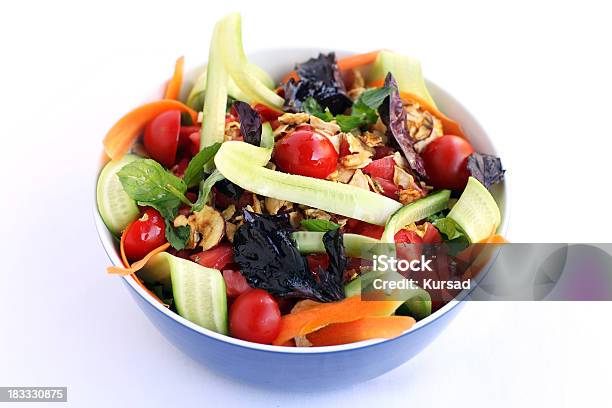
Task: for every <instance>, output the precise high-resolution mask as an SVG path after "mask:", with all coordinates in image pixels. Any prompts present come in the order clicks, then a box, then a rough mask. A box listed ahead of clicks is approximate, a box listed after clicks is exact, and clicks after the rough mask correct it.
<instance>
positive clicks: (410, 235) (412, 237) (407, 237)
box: [394, 229, 423, 244]
mask: <svg viewBox="0 0 612 408" xmlns="http://www.w3.org/2000/svg"><path fill="white" fill-rule="evenodd" d="M394 238H395V243H396V244H420V243H422V242H423V239H422V238H421V237H419V235H418V234H417V233H416V232H414V231H408V230H406V229H401V230H399V231H398V232H397V233H396V234H395V237H394Z"/></svg>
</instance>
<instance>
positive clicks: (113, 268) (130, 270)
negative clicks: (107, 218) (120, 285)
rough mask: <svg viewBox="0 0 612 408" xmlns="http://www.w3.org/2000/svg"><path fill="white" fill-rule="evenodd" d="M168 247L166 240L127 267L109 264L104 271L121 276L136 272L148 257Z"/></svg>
mask: <svg viewBox="0 0 612 408" xmlns="http://www.w3.org/2000/svg"><path fill="white" fill-rule="evenodd" d="M124 235H125V234H124ZM169 247H170V244H169V243H167V242H166V243H165V244H164V245H162V246H159V247H157V248H155V249H154V250H152V251H151V252H149V253H148V254H146V255H145V257H144V258H142V259H141V260H140V261H136V262H134V263H133V264H131V265H130V267H129V268H121V267H118V266H109V267H108V268H106V271H107V272H108V273H110V274H114V275H122V276H126V275H131V274H133V273H134V272H137V271H139V270H140V269H142V268H143V267H144V266H145V265H146V264H147V262H149V259H151V258H152V257H153V256H154V255H157V254H159V253H160V252H164V251H165V250H166V249H168V248H169Z"/></svg>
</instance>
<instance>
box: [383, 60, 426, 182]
mask: <svg viewBox="0 0 612 408" xmlns="http://www.w3.org/2000/svg"><path fill="white" fill-rule="evenodd" d="M385 86H386V87H389V88H391V95H389V96H388V97H387V98H386V99H385V101H384V102H383V103H382V105H380V107H379V108H378V114H379V115H380V119H381V120H382V122H383V123H384V124H385V126H386V127H387V136H392V137H393V139H395V141H396V142H397V144H398V145H399V147H400V149H401V150H402V152H403V153H404V156H405V157H406V160H408V164H409V165H410V168H411V169H412V170H413V172H414V173H415V174H416V175H417V177H418V178H420V179H421V180H426V179H427V173H426V172H425V166H424V165H423V159H422V158H421V156H420V155H419V154H418V153H417V152H416V151H415V150H414V146H413V142H412V138H411V137H410V134H409V133H408V130H407V129H406V112H405V111H404V104H403V102H402V98H401V97H400V94H399V89H398V87H397V82H395V78H393V75H391V73H390V72H389V73H388V74H387V77H386V78H385Z"/></svg>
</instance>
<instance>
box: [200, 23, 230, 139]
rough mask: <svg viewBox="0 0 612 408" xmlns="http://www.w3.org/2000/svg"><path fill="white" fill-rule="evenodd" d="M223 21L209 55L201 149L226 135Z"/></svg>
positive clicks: (213, 39) (225, 74) (218, 25)
mask: <svg viewBox="0 0 612 408" xmlns="http://www.w3.org/2000/svg"><path fill="white" fill-rule="evenodd" d="M223 45H224V44H223V42H222V36H221V22H219V23H217V24H216V25H215V29H214V31H213V36H212V40H211V43H210V52H209V55H208V67H207V70H206V71H207V72H208V74H207V76H208V84H209V86H208V87H207V88H206V91H205V94H204V99H205V101H208V103H205V104H204V110H203V116H204V118H206V119H205V120H204V121H203V124H202V133H201V140H200V149H203V148H205V147H207V146H210V145H213V144H215V143H223V138H224V135H225V109H226V105H227V79H228V76H227V72H226V70H225V67H224V65H223V58H222V56H221V53H222V48H223Z"/></svg>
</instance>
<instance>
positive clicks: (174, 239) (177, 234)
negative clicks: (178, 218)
mask: <svg viewBox="0 0 612 408" xmlns="http://www.w3.org/2000/svg"><path fill="white" fill-rule="evenodd" d="M189 233H190V230H189V227H188V226H184V227H178V228H175V227H174V226H173V225H172V221H170V220H168V219H166V240H167V241H168V242H169V243H170V245H172V248H174V249H176V250H178V251H180V250H181V249H184V248H185V246H186V245H187V241H189Z"/></svg>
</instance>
